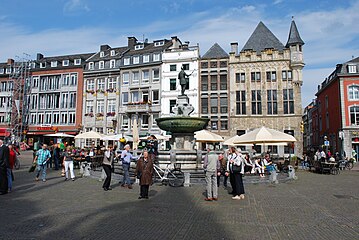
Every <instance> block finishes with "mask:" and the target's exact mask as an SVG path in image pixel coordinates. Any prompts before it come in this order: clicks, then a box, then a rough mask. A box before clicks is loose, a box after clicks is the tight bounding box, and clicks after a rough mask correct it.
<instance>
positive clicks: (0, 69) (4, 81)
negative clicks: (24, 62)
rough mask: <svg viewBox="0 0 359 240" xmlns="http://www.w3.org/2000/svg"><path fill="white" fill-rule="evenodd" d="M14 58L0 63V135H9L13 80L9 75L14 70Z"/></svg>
mask: <svg viewBox="0 0 359 240" xmlns="http://www.w3.org/2000/svg"><path fill="white" fill-rule="evenodd" d="M13 65H14V60H13V59H8V61H7V62H5V63H0V137H9V136H10V134H11V132H10V131H9V130H8V129H9V128H10V121H11V108H12V95H13V86H14V82H13V81H11V80H10V76H11V74H12V73H13V71H14V68H13Z"/></svg>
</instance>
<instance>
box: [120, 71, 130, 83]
mask: <svg viewBox="0 0 359 240" xmlns="http://www.w3.org/2000/svg"><path fill="white" fill-rule="evenodd" d="M125 76H126V78H125ZM129 82H130V73H129V72H124V73H122V84H123V85H128V84H129Z"/></svg>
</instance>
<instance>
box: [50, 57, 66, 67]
mask: <svg viewBox="0 0 359 240" xmlns="http://www.w3.org/2000/svg"><path fill="white" fill-rule="evenodd" d="M69 62H70V61H69V60H67V59H66V60H63V61H62V66H68V65H69ZM51 64H52V63H51ZM51 67H52V66H51Z"/></svg>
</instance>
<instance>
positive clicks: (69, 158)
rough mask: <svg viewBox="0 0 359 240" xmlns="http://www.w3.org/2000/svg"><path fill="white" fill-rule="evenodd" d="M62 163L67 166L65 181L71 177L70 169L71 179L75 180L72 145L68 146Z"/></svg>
mask: <svg viewBox="0 0 359 240" xmlns="http://www.w3.org/2000/svg"><path fill="white" fill-rule="evenodd" d="M63 156H64V158H63V160H62V164H63V166H64V167H65V181H67V180H68V179H69V169H70V176H71V180H72V181H75V173H74V154H73V153H72V151H71V147H70V146H68V147H67V148H66V151H65V152H64V153H63Z"/></svg>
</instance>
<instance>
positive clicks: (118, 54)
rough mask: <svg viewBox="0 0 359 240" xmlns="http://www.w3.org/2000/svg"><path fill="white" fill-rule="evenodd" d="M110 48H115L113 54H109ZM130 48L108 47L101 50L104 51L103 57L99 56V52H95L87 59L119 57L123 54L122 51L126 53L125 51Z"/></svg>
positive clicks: (97, 59)
mask: <svg viewBox="0 0 359 240" xmlns="http://www.w3.org/2000/svg"><path fill="white" fill-rule="evenodd" d="M111 50H115V56H111V54H110V53H111ZM129 50H130V49H129V48H128V47H116V48H111V47H110V48H109V49H107V50H105V51H102V52H104V53H105V56H104V57H100V52H101V51H99V52H97V53H95V54H94V55H93V56H91V58H90V59H88V61H90V60H91V61H99V60H109V59H118V58H121V57H122V56H123V54H124V53H126V52H127V51H129Z"/></svg>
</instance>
